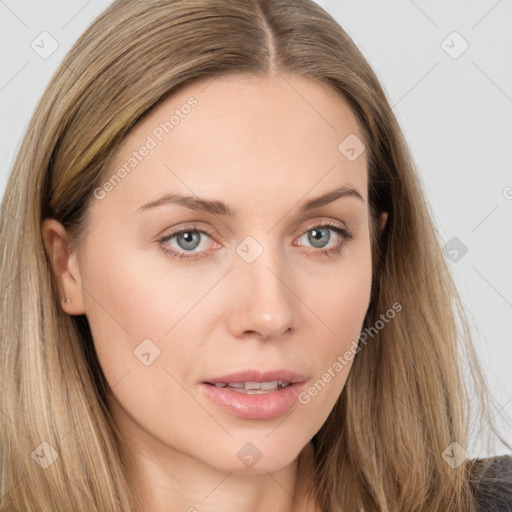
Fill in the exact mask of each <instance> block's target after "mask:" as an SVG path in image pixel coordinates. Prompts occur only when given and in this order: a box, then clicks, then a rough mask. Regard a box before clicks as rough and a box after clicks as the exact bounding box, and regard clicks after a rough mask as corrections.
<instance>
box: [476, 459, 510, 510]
mask: <svg viewBox="0 0 512 512" xmlns="http://www.w3.org/2000/svg"><path fill="white" fill-rule="evenodd" d="M469 467H470V472H471V488H472V490H473V494H474V495H475V498H476V500H477V502H478V507H479V508H478V511H479V512H512V455H501V456H495V457H489V458H486V459H474V460H473V461H471V464H470V465H469Z"/></svg>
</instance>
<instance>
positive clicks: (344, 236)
mask: <svg viewBox="0 0 512 512" xmlns="http://www.w3.org/2000/svg"><path fill="white" fill-rule="evenodd" d="M319 228H329V229H330V230H332V231H334V232H335V233H337V234H338V235H340V236H341V241H340V242H339V243H338V244H337V245H336V246H334V247H331V248H330V249H326V250H322V249H318V250H315V249H313V250H312V251H311V252H312V255H313V256H314V257H318V256H320V257H332V256H336V255H337V254H340V253H341V251H342V249H343V247H344V246H345V244H346V243H347V242H348V241H350V240H352V239H353V235H352V233H351V232H350V231H349V230H348V229H345V228H341V227H340V226H338V224H335V223H333V222H330V221H327V222H324V223H320V224H314V225H312V226H309V227H308V228H307V229H306V230H305V231H304V232H303V233H302V235H301V237H302V236H303V235H305V234H306V233H307V232H308V231H312V230H314V229H319ZM190 232H193V233H201V234H203V235H207V236H208V237H210V238H212V237H213V235H212V233H209V232H208V231H205V230H203V229H196V228H195V227H194V226H186V227H184V228H182V229H180V230H179V231H175V232H174V233H171V234H170V235H166V236H165V237H162V238H159V239H158V240H157V243H158V245H159V246H160V247H161V248H162V250H163V251H164V253H165V254H166V255H167V256H169V257H171V258H174V259H178V260H189V261H192V260H196V259H198V258H202V257H203V256H202V254H204V252H201V253H190V254H194V255H189V254H187V253H186V252H178V251H176V250H174V249H169V248H168V246H166V245H165V242H168V241H169V240H171V239H172V238H174V237H175V236H177V235H180V234H182V233H190ZM299 238H300V237H299ZM196 254H197V255H196Z"/></svg>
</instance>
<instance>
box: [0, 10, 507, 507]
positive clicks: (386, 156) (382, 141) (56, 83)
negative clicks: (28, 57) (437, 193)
mask: <svg viewBox="0 0 512 512" xmlns="http://www.w3.org/2000/svg"><path fill="white" fill-rule="evenodd" d="M418 183H419V182H418V178H417V175H416V172H415V169H414V166H413V163H412V161H411V158H410V156H409V153H408V150H407V148H406V145H405V142H404V139H403V137H402V134H401V131H400V128H399V126H398V124H397V122H396V120H395V118H394V116H393V113H392V111H391V109H390V107H389V104H388V102H387V100H386V98H385V95H384V93H383V90H382V88H381V86H380V85H379V83H378V80H377V78H376V76H375V74H374V73H373V71H372V70H371V69H370V67H369V65H368V64H367V63H366V61H365V60H364V58H363V57H362V55H361V53H360V52H359V51H358V49H357V48H356V47H355V45H354V44H353V42H352V41H351V40H350V38H349V37H348V36H347V34H346V33H345V32H344V31H343V30H342V29H341V27H340V26H339V25H338V24H337V23H336V22H335V21H334V20H333V19H332V18H331V17H330V16H329V15H328V14H326V13H325V11H323V10H322V9H321V8H320V7H318V6H317V5H316V4H314V3H312V2H310V1H308V0H293V1H292V0H285V1H264V0H259V1H249V0H246V1H245V0H244V1H229V2H228V1H226V0H222V1H221V0H194V1H191V0H187V1H185V0H181V1H180V0H158V1H154V2H142V1H126V0H122V1H119V0H118V1H115V2H114V3H113V4H112V5H111V6H110V7H109V8H108V9H107V10H106V11H105V12H104V13H103V14H102V15H101V16H100V17H99V18H98V19H97V20H96V21H95V22H94V23H93V24H92V26H91V27H90V28H89V29H88V30H87V31H86V32H85V33H84V34H83V36H82V37H81V38H80V39H79V40H78V41H77V43H76V44H75V46H74V47H73V48H72V49H71V51H70V52H69V54H68V55H67V56H66V58H65V60H64V62H63V63H62V65H61V67H60V68H59V70H58V71H57V73H56V74H55V76H54V78H53V79H52V81H51V83H50V84H49V86H48V88H47V90H46V92H45V94H44V96H43V98H42V100H41V102H40V104H39V106H38V107H37V109H36V112H35V114H34V117H33V119H32V121H31V123H30V126H29V128H28V131H27V134H26V136H25V139H24V141H23V144H22V146H21V148H20V152H19V155H18V157H17V159H16V161H15V164H14V168H13V171H12V175H11V177H10V180H9V182H8V185H7V189H6V192H5V198H4V201H3V209H2V218H1V230H2V231H1V232H2V265H1V276H0V285H1V287H2V290H3V293H4V300H3V301H2V318H3V320H4V321H3V322H2V334H1V342H2V353H3V354H4V357H3V358H2V366H1V368H2V373H1V379H2V389H1V394H2V396H1V398H2V409H3V411H2V412H3V414H2V415H1V418H2V419H1V421H2V425H1V432H2V438H1V443H2V502H1V509H2V510H3V511H5V512H11V511H15V510H24V511H35V510H37V511H40V510H52V511H55V510H62V511H64V510H66V511H68V510H77V511H92V510H94V511H102V512H104V511H142V510H144V511H151V512H160V511H163V510H166V511H173V512H174V511H178V510H189V511H195V510H197V511H208V510H223V511H224V510H231V509H236V510H246V511H260V510H265V511H268V510H276V511H277V510H287V511H291V510H293V511H298V510H307V511H363V510H364V511H365V512H367V511H382V512H383V511H407V512H410V511H427V510H428V511H438V510H443V511H445V510H450V511H477V510H510V509H511V507H512V505H511V504H512V489H511V488H512V475H511V467H512V462H511V458H510V457H506V456H502V457H495V458H489V459H485V460H468V458H467V448H469V443H470V442H471V437H470V435H469V433H468V423H469V411H470V408H469V405H470V404H469V396H471V395H470V393H469V391H468V390H467V389H466V386H465V385H464V382H465V381H464V378H463V377H464V376H463V373H462V368H463V366H462V365H463V361H461V359H460V354H459V351H458V347H457V334H458V333H457V328H456V320H457V318H456V315H455V312H454V311H453V310H452V305H455V306H456V308H455V309H456V311H457V313H458V315H459V317H458V318H459V319H461V320H462V324H461V325H462V328H463V329H462V330H463V334H464V341H465V345H464V348H465V351H464V353H465V354H467V357H468V361H469V364H470V368H471V378H472V382H473V384H474V390H473V391H474V393H476V394H475V396H477V397H478V399H479V400H480V402H481V403H480V406H481V410H482V415H483V416H482V417H483V418H484V422H485V423H487V422H488V421H489V422H490V423H489V424H490V426H491V430H493V431H495V429H494V427H493V424H492V421H490V418H491V413H490V411H489V410H488V409H489V408H488V402H487V400H488V395H487V391H486V388H485V384H484V380H483V377H482V374H481V371H480V370H479V366H478V362H477V359H476V357H475V354H474V350H473V347H472V344H471V339H470V336H469V332H468V329H467V326H466V320H465V318H464V312H463V310H462V308H461V306H460V301H459V297H458V295H457V291H456V290H455V288H454V285H453V282H452V280H451V277H450V274H449V272H448V270H447V266H446V264H445V261H444V258H443V256H442V253H441V250H440V247H439V243H438V241H437V239H436V235H435V230H434V228H433V225H432V222H431V219H430V215H429V211H428V209H427V206H426V203H425V200H424V197H423V194H422V191H421V189H420V187H419V184H418ZM20 198H27V200H26V201H20ZM495 433H496V434H498V433H497V432H495ZM498 435H499V434H498ZM502 441H503V442H504V444H505V445H506V446H507V447H508V448H509V449H512V447H511V446H510V445H509V444H507V443H506V441H505V440H504V439H502ZM27 454H30V455H31V456H30V457H29V456H28V455H27ZM507 507H508V508H507Z"/></svg>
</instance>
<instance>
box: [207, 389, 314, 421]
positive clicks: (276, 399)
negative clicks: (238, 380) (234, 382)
mask: <svg viewBox="0 0 512 512" xmlns="http://www.w3.org/2000/svg"><path fill="white" fill-rule="evenodd" d="M200 386H201V389H202V390H203V391H204V393H206V395H207V396H208V397H209V398H211V399H212V400H213V401H214V402H215V403H216V404H217V405H220V406H221V407H222V408H223V409H224V410H226V411H227V412H229V413H230V414H233V415H235V416H238V417H239V418H244V419H247V420H269V419H272V418H277V417H278V416H281V415H282V414H284V413H285V412H287V411H288V410H289V409H290V408H291V407H292V406H293V404H294V403H295V402H296V401H297V396H298V395H299V393H300V391H301V389H302V388H303V387H304V382H295V383H293V384H290V385H288V386H286V387H285V388H283V389H278V390H277V391H272V392H269V393H263V394H259V395H248V394H246V393H240V392H238V391H231V390H229V389H227V388H219V387H217V386H214V385H212V384H206V383H202V384H201V385H200Z"/></svg>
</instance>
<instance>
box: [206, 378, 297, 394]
mask: <svg viewBox="0 0 512 512" xmlns="http://www.w3.org/2000/svg"><path fill="white" fill-rule="evenodd" d="M206 384H210V385H211V386H215V387H217V388H224V389H227V390H229V391H235V392H236V393H245V394H246V395H263V394H265V393H273V392H274V391H278V390H280V389H284V388H286V387H288V386H289V385H290V383H289V382H286V381H281V380H274V381H271V382H217V383H216V384H212V383H211V382H206Z"/></svg>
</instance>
